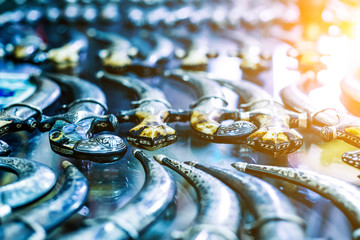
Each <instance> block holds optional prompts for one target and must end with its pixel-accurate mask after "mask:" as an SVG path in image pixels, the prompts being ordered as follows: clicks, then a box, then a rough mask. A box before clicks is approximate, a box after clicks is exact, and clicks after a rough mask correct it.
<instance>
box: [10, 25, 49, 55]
mask: <svg viewBox="0 0 360 240" xmlns="http://www.w3.org/2000/svg"><path fill="white" fill-rule="evenodd" d="M3 34H4V35H5V38H8V39H5V42H6V44H5V51H6V55H8V56H10V57H11V58H13V59H14V60H16V61H30V62H31V61H33V60H34V57H35V55H36V53H37V52H38V51H44V50H45V49H46V43H45V42H44V40H43V39H42V38H41V37H40V36H39V35H38V34H36V32H35V30H34V29H33V28H31V27H30V26H26V25H20V24H12V25H9V26H8V27H6V28H5V29H4V33H3Z"/></svg>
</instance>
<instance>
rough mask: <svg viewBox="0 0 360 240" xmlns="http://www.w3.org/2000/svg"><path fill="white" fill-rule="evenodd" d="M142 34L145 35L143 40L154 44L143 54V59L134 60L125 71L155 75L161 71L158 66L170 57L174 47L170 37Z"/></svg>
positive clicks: (142, 74)
mask: <svg viewBox="0 0 360 240" xmlns="http://www.w3.org/2000/svg"><path fill="white" fill-rule="evenodd" d="M144 35H146V38H145V39H144V40H145V41H147V42H149V43H151V44H152V45H154V46H151V50H150V51H149V52H148V53H146V54H143V55H146V57H145V59H144V60H141V61H134V62H133V64H132V65H131V66H128V69H127V71H131V72H134V73H136V74H137V75H139V76H156V75H159V74H160V73H161V69H160V68H161V67H164V65H165V64H166V63H167V62H168V61H169V60H170V59H171V58H172V55H173V54H174V52H175V47H174V44H173V43H172V42H171V41H170V39H168V38H167V37H165V36H163V35H160V34H158V33H150V32H145V34H144ZM139 49H140V46H139Z"/></svg>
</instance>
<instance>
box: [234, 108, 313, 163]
mask: <svg viewBox="0 0 360 240" xmlns="http://www.w3.org/2000/svg"><path fill="white" fill-rule="evenodd" d="M275 104H276V103H274V102H272V104H271V105H272V106H270V105H269V106H267V107H266V108H259V109H254V110H251V111H248V112H239V116H238V118H239V120H243V121H250V122H252V123H254V124H255V125H256V126H257V127H258V128H259V129H258V130H256V131H255V132H253V133H251V134H250V135H249V136H248V137H247V139H246V144H247V145H248V146H249V147H250V148H252V149H254V150H256V151H260V152H264V153H266V154H270V155H272V156H273V157H280V156H284V155H287V154H289V153H292V152H294V151H296V150H298V149H299V148H300V147H301V146H302V143H303V138H302V136H301V135H300V134H299V133H298V132H297V131H296V130H295V129H293V128H295V127H299V128H307V127H308V126H310V124H311V117H310V116H309V115H308V114H297V113H294V112H289V111H286V110H285V109H283V108H282V107H280V106H277V105H275Z"/></svg>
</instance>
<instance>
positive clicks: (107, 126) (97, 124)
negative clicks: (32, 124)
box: [39, 113, 117, 134]
mask: <svg viewBox="0 0 360 240" xmlns="http://www.w3.org/2000/svg"><path fill="white" fill-rule="evenodd" d="M75 115H76V113H73V114H68V113H63V114H58V115H55V116H51V117H49V116H45V115H43V116H42V119H41V121H40V124H39V130H40V131H41V132H47V131H50V130H51V128H52V127H53V126H54V124H55V123H56V121H58V120H62V121H65V122H69V123H71V122H73V120H74V118H75V117H76V116H75ZM85 119H92V123H91V128H90V129H91V130H90V132H91V133H93V134H95V133H99V132H103V131H110V132H114V131H115V130H116V127H117V120H116V117H115V116H114V115H113V114H108V115H97V114H88V115H87V116H86V117H84V118H83V119H81V121H82V120H85Z"/></svg>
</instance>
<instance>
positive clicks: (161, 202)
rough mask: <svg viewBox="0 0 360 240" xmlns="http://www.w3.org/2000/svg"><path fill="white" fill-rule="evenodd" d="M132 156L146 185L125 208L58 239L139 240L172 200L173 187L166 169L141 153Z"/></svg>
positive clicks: (174, 186) (173, 184) (174, 190)
mask: <svg viewBox="0 0 360 240" xmlns="http://www.w3.org/2000/svg"><path fill="white" fill-rule="evenodd" d="M133 154H134V156H135V157H136V158H137V159H138V160H139V161H140V162H141V164H142V165H143V167H144V170H145V183H144V185H143V187H142V188H141V189H140V191H139V192H138V193H137V195H136V196H135V197H134V198H132V199H131V200H130V201H129V202H128V203H127V204H126V205H125V206H124V207H122V208H120V209H119V210H116V211H115V212H114V213H112V214H109V215H107V216H104V217H101V218H98V219H95V220H94V221H92V222H93V224H92V225H90V226H89V227H87V228H83V229H82V230H80V231H78V232H75V233H73V234H70V235H67V236H64V237H62V238H61V239H62V240H64V239H74V240H76V239H79V240H80V239H99V240H100V239H118V240H120V239H139V238H140V236H141V233H142V232H143V231H144V230H145V229H147V228H148V227H149V226H150V225H151V224H153V223H154V222H155V221H156V219H158V218H159V217H160V215H161V214H162V213H163V212H164V211H165V210H166V209H167V207H168V206H169V204H170V203H171V202H172V201H173V200H174V197H175V194H176V184H175V182H174V181H173V179H172V178H171V177H170V175H169V174H168V173H167V172H166V170H165V169H164V168H163V167H162V166H161V165H160V164H158V163H157V162H156V161H154V160H151V159H150V158H148V157H147V156H146V155H145V154H144V153H143V152H142V151H140V150H134V151H133Z"/></svg>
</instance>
